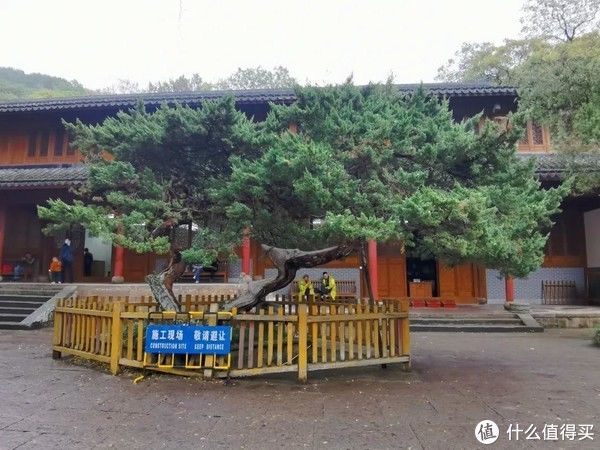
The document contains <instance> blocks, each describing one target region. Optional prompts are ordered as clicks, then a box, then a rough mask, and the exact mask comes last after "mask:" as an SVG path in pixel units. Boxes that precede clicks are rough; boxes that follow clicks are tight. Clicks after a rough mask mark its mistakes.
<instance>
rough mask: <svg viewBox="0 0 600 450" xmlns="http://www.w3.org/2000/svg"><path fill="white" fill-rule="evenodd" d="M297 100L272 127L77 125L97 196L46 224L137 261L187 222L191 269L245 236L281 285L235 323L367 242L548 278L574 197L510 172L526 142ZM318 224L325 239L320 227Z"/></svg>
mask: <svg viewBox="0 0 600 450" xmlns="http://www.w3.org/2000/svg"><path fill="white" fill-rule="evenodd" d="M297 96H298V100H297V102H296V103H294V104H293V105H291V106H276V105H273V106H272V110H271V111H270V113H269V115H268V117H267V120H266V121H265V122H264V123H254V122H252V121H250V120H249V119H247V118H246V117H245V116H244V115H243V114H241V113H239V112H236V111H235V109H234V106H233V101H232V100H231V99H229V100H223V101H219V102H216V103H210V102H209V103H206V104H204V105H203V108H202V109H200V110H198V111H194V110H192V109H190V108H187V107H183V106H178V107H173V108H170V107H166V106H164V107H161V108H160V109H159V110H158V111H156V112H155V113H148V112H145V111H143V109H138V110H137V111H134V112H132V113H130V114H125V113H121V114H119V115H118V117H116V118H111V119H107V120H106V121H105V122H104V123H103V124H101V125H97V126H86V125H84V124H81V123H76V124H74V125H69V126H68V128H69V131H70V132H71V133H72V134H73V135H74V145H75V146H76V147H78V148H82V149H83V151H84V154H85V155H86V162H87V164H88V165H89V166H90V174H91V176H90V181H89V182H88V185H87V186H86V188H85V189H84V190H83V191H82V192H81V194H82V200H78V201H76V202H74V203H72V204H66V203H64V202H62V201H51V202H49V205H48V207H40V208H39V213H40V216H41V217H42V218H43V219H46V220H50V221H52V222H53V224H52V225H50V227H49V229H50V230H51V229H52V228H54V227H65V226H67V225H69V224H73V223H77V224H81V225H83V226H85V227H88V228H90V231H91V232H92V233H94V234H101V235H103V236H104V237H108V238H111V239H113V240H114V241H115V242H116V243H118V244H120V245H124V246H126V247H129V248H133V249H134V250H137V251H148V250H154V251H166V250H167V249H168V247H169V233H166V234H165V233H164V232H157V230H162V231H165V230H167V231H168V230H169V229H170V230H172V229H173V227H174V226H176V225H177V224H181V223H185V222H189V221H192V222H193V223H195V224H198V226H199V228H200V231H199V232H198V234H197V236H196V239H195V240H194V242H193V247H192V248H191V249H189V250H187V251H186V252H184V259H185V260H187V261H193V260H196V261H197V260H202V259H204V260H207V259H208V258H214V257H215V255H219V256H221V257H223V256H224V255H226V254H231V253H232V252H233V249H234V247H235V246H236V245H238V244H239V243H240V240H241V236H242V230H243V229H247V228H249V229H250V233H251V236H252V237H253V238H254V239H256V240H258V241H259V242H261V243H262V244H263V248H264V250H265V252H266V254H267V255H268V256H269V257H270V258H271V259H272V260H273V262H274V264H275V266H276V268H277V270H278V274H277V276H276V277H275V278H274V279H268V280H260V281H254V282H252V283H250V285H249V286H248V290H247V292H245V293H244V294H243V295H241V296H240V297H239V298H238V299H237V300H236V301H235V302H232V303H230V304H228V305H226V306H225V307H227V308H231V307H232V306H238V307H244V308H249V307H252V306H253V305H255V304H257V303H258V302H260V301H262V300H264V298H265V296H266V295H267V294H268V293H270V292H273V291H275V290H277V289H280V288H282V287H284V286H286V285H287V284H289V283H290V282H291V281H292V280H293V279H294V277H295V274H296V271H297V270H298V269H299V268H301V267H313V266H315V265H320V264H324V263H326V262H329V261H332V260H335V259H339V258H343V257H345V256H347V255H349V254H350V253H351V252H353V251H359V252H360V250H361V249H362V248H364V243H365V242H366V241H367V240H369V239H376V240H378V241H380V242H386V241H396V242H398V241H402V242H404V244H405V248H406V249H407V251H408V252H410V253H412V254H416V255H421V256H429V257H431V256H434V257H438V258H440V259H441V260H443V261H444V262H445V263H447V264H459V263H462V262H465V261H471V262H476V263H479V264H483V265H485V266H487V267H493V268H498V269H500V270H501V271H502V272H503V273H505V274H508V275H517V276H523V275H526V274H527V273H529V272H531V271H532V270H535V269H536V268H537V267H539V265H540V264H541V262H542V258H543V248H544V245H545V241H546V234H547V232H548V230H549V228H550V226H551V221H550V215H551V214H554V213H556V212H557V210H558V205H559V203H560V200H561V198H562V196H563V195H564V193H565V190H564V188H560V189H550V190H542V189H541V188H540V186H539V183H538V182H537V181H536V180H535V178H534V174H533V168H532V166H531V164H527V163H523V162H520V160H519V159H518V158H516V156H515V153H514V152H515V142H516V140H517V139H518V137H519V135H518V132H517V131H510V132H505V131H502V130H499V129H498V128H496V127H495V126H494V125H493V124H488V125H486V126H485V127H483V129H482V130H481V131H480V132H477V124H478V118H473V119H471V120H468V121H466V122H464V123H455V122H454V121H453V119H452V115H451V112H450V111H449V108H448V105H447V103H445V102H440V101H439V100H438V99H437V98H435V97H430V96H428V95H427V93H426V92H424V91H418V92H417V93H415V94H413V95H410V96H402V95H400V94H399V93H398V92H397V90H396V89H395V88H394V87H393V86H391V85H386V86H369V87H366V88H357V87H355V86H353V85H351V84H345V85H342V86H338V87H328V88H297ZM290 123H296V124H299V132H298V133H291V132H289V131H288V126H289V124H290ZM513 130H516V128H513ZM103 151H106V152H108V153H109V154H110V155H112V159H107V158H104V157H103ZM315 217H316V218H322V219H324V220H323V224H322V226H320V227H316V228H315V227H311V226H310V220H311V218H315ZM298 248H302V250H298Z"/></svg>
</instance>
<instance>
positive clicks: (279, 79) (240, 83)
mask: <svg viewBox="0 0 600 450" xmlns="http://www.w3.org/2000/svg"><path fill="white" fill-rule="evenodd" d="M296 84H298V82H297V81H296V79H295V78H294V77H292V76H291V75H290V72H289V71H288V69H286V68H285V67H282V66H277V67H274V68H273V70H268V69H264V68H262V67H261V66H258V67H254V68H248V69H242V68H238V70H237V71H236V72H235V73H233V74H231V75H229V76H228V77H227V78H225V79H222V80H220V81H219V82H217V83H215V88H216V89H280V88H292V87H294V86H295V85H296Z"/></svg>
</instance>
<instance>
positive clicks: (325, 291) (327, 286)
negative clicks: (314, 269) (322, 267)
mask: <svg viewBox="0 0 600 450" xmlns="http://www.w3.org/2000/svg"><path fill="white" fill-rule="evenodd" d="M320 294H321V298H330V299H331V300H335V296H336V295H337V291H336V288H335V278H333V277H332V276H331V275H329V274H328V273H327V272H323V276H322V277H321V290H320Z"/></svg>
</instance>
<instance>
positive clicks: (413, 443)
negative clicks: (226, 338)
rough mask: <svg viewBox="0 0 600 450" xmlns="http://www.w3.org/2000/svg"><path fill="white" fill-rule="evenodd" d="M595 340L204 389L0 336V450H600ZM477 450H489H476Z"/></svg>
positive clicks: (465, 342) (26, 334)
mask: <svg viewBox="0 0 600 450" xmlns="http://www.w3.org/2000/svg"><path fill="white" fill-rule="evenodd" d="M590 334H591V330H550V331H546V332H545V333H538V334H531V335H527V334H510V335H505V334H459V333H457V334H450V333H432V334H425V333H414V334H413V351H414V361H413V364H414V369H413V371H412V373H410V374H406V373H403V372H401V371H400V370H399V369H397V368H392V367H388V369H386V370H383V369H381V368H379V367H375V368H367V369H360V370H354V369H351V370H344V371H337V372H335V373H334V372H322V373H311V374H310V383H309V384H307V385H299V384H297V383H296V382H295V380H294V378H293V377H291V376H271V377H268V378H254V379H246V380H236V381H234V382H232V383H230V384H229V385H225V384H223V383H222V382H216V381H215V382H202V381H198V380H189V379H182V378H176V377H170V376H163V375H161V376H152V377H150V378H148V379H146V380H145V381H143V382H142V383H139V384H137V385H134V384H133V383H132V379H133V377H134V373H128V374H127V373H126V374H124V375H121V376H118V377H113V376H111V375H108V374H107V373H105V372H103V371H101V370H99V369H97V368H93V367H89V366H82V365H74V364H72V363H71V362H68V360H63V361H53V360H52V359H51V358H50V346H49V342H50V338H51V333H50V330H38V331H19V332H14V331H11V332H9V331H2V332H0V449H14V448H19V449H32V448H36V449H50V448H61V449H67V448H86V449H87V448H127V449H135V448H143V449H155V448H156V449H159V448H179V449H186V448H209V449H214V448H256V449H266V448H279V447H286V448H415V449H421V448H427V449H430V448H431V449H438V448H440V449H444V448H448V449H460V448H468V449H470V448H478V445H477V444H478V443H477V441H476V440H475V437H474V427H475V424H476V423H477V422H479V421H480V420H482V419H484V418H485V419H491V420H494V421H495V422H497V423H498V425H499V426H500V430H501V436H500V439H499V440H498V441H497V442H496V443H495V444H493V445H490V446H487V447H489V448H531V447H534V448H565V447H566V448H600V445H598V442H600V376H599V375H600V349H599V348H595V347H592V346H591V345H590V341H589V339H588V337H589V336H590ZM510 423H512V424H513V425H514V424H515V423H519V424H520V425H523V426H524V425H529V424H534V425H537V426H538V427H541V426H543V424H545V423H553V424H562V423H575V424H582V423H586V424H593V425H594V427H595V431H596V433H597V436H596V440H595V441H594V442H590V441H586V442H585V443H583V442H578V443H575V444H573V443H569V442H567V443H549V442H541V443H535V442H533V441H525V440H523V439H521V440H519V441H518V442H514V441H513V442H509V441H508V440H507V436H506V433H505V432H506V428H507V427H508V425H509V424H510ZM481 447H483V446H481Z"/></svg>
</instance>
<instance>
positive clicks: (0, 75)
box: [0, 67, 90, 101]
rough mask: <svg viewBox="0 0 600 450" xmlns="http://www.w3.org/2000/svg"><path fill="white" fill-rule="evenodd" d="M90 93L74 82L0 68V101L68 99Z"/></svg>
mask: <svg viewBox="0 0 600 450" xmlns="http://www.w3.org/2000/svg"><path fill="white" fill-rule="evenodd" d="M88 93H90V91H89V90H88V89H85V88H84V87H83V86H82V85H81V84H80V83H79V82H77V81H76V80H73V81H68V80H65V79H64V78H59V77H53V76H50V75H44V74H41V73H25V72H23V71H22V70H18V69H12V68H10V67H0V101H3V100H19V99H27V98H48V97H69V96H75V95H85V94H88Z"/></svg>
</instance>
